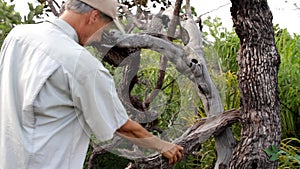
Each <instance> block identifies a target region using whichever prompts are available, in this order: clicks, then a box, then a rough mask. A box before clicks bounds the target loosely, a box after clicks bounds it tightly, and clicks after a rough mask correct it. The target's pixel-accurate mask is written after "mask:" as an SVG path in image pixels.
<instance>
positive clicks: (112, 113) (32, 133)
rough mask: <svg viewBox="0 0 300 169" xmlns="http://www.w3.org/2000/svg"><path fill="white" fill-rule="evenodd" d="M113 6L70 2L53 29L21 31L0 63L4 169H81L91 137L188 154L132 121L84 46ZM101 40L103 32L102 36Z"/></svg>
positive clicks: (104, 0) (0, 159) (112, 16)
mask: <svg viewBox="0 0 300 169" xmlns="http://www.w3.org/2000/svg"><path fill="white" fill-rule="evenodd" d="M116 15H117V14H116V2H115V1H113V0H81V1H80V0H69V1H67V2H66V5H65V11H64V12H63V13H62V15H61V16H60V17H59V18H57V19H55V20H53V21H49V22H44V23H41V24H35V25H19V26H17V27H16V28H14V29H13V30H12V31H11V32H10V34H9V35H8V36H7V38H6V40H5V42H4V44H3V46H2V49H1V55H0V91H1V92H0V168H1V169H43V168H49V169H76V168H82V166H83V162H84V159H85V155H86V151H87V148H88V144H89V136H90V135H91V134H94V135H95V136H96V137H97V139H99V140H101V141H105V140H108V139H111V138H112V136H113V134H114V133H115V132H116V131H117V132H118V133H119V135H121V136H123V137H125V138H127V139H129V140H130V141H132V142H133V143H135V144H138V145H140V146H143V147H146V148H151V149H155V150H157V151H159V152H161V153H162V154H163V156H165V157H167V158H168V159H169V162H170V163H175V162H177V161H179V160H180V158H181V157H182V155H183V148H182V147H181V146H178V145H174V144H171V143H169V142H165V141H162V140H160V139H158V138H157V137H154V136H153V135H151V134H150V133H149V132H148V131H146V130H145V129H144V128H143V127H141V126H140V125H139V124H138V123H136V122H134V121H132V120H130V119H129V118H128V116H127V114H126V111H125V109H124V107H123V106H122V104H121V102H120V100H119V98H118V96H117V93H116V90H115V85H114V82H113V78H112V77H111V75H110V74H109V72H108V71H107V70H106V69H105V68H104V67H103V65H102V64H101V62H99V61H98V60H97V59H95V58H94V57H93V56H92V55H91V54H90V53H89V52H88V51H87V50H86V49H85V48H84V47H83V46H84V45H85V44H87V43H88V42H89V41H90V40H91V39H92V38H91V37H93V36H92V35H93V34H95V33H96V32H99V30H101V29H102V28H103V27H105V26H106V25H107V24H108V23H110V22H111V21H114V22H116V23H117V19H116ZM100 32H101V31H100Z"/></svg>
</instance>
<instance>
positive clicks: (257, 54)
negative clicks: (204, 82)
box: [229, 0, 281, 169]
mask: <svg viewBox="0 0 300 169" xmlns="http://www.w3.org/2000/svg"><path fill="white" fill-rule="evenodd" d="M231 2H232V7H231V15H232V18H233V24H234V27H235V31H236V33H237V35H238V36H239V38H240V50H239V53H238V59H237V60H238V64H239V72H238V77H239V88H240V91H241V107H240V110H241V114H242V121H241V123H242V133H241V140H240V142H239V144H238V145H237V146H236V148H235V150H234V152H233V156H232V159H231V162H230V165H229V168H237V169H240V168H243V169H248V168H249V169H250V168H251V169H256V168H261V169H265V168H268V169H272V168H277V166H278V162H277V161H275V162H272V161H270V160H269V157H268V155H267V154H266V153H265V151H264V150H265V149H266V148H268V147H270V146H271V145H275V146H278V147H279V145H280V139H281V119H280V108H279V106H280V104H279V96H278V86H277V85H278V80H277V74H278V69H279V64H280V56H279V54H278V51H277V49H276V46H275V40H274V30H273V24H272V19H273V17H272V13H271V11H270V9H269V7H268V3H267V0H231Z"/></svg>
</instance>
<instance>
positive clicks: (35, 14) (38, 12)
mask: <svg viewBox="0 0 300 169" xmlns="http://www.w3.org/2000/svg"><path fill="white" fill-rule="evenodd" d="M44 5H45V4H40V5H37V6H36V7H34V6H33V4H32V3H28V8H29V13H28V14H27V16H24V23H29V24H30V23H36V20H38V19H42V15H43V13H44Z"/></svg>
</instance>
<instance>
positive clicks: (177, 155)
mask: <svg viewBox="0 0 300 169" xmlns="http://www.w3.org/2000/svg"><path fill="white" fill-rule="evenodd" d="M169 144H170V145H172V146H171V148H170V149H168V150H167V151H165V152H163V153H162V155H163V156H164V157H166V158H168V159H169V164H175V163H176V162H178V161H180V160H181V158H182V157H183V155H184V150H183V147H181V146H179V145H176V144H171V143H169Z"/></svg>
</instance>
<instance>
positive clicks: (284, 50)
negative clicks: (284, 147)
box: [275, 26, 300, 138]
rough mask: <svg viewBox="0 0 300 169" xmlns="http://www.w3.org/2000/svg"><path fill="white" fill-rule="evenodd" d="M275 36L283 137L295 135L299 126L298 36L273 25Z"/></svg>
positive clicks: (299, 79)
mask: <svg viewBox="0 0 300 169" xmlns="http://www.w3.org/2000/svg"><path fill="white" fill-rule="evenodd" d="M275 34H276V36H275V38H276V45H277V49H278V52H279V53H280V57H281V65H280V69H279V73H278V86H279V92H280V93H279V94H280V95H279V96H280V102H281V119H282V127H283V138H285V137H291V136H292V137H293V136H296V137H298V138H300V133H299V132H298V133H297V130H298V129H299V127H300V107H299V103H300V96H299V93H300V86H299V84H300V78H299V77H300V36H299V35H297V34H294V35H293V36H291V35H290V34H289V33H288V31H287V30H286V29H280V28H278V26H276V27H275Z"/></svg>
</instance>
